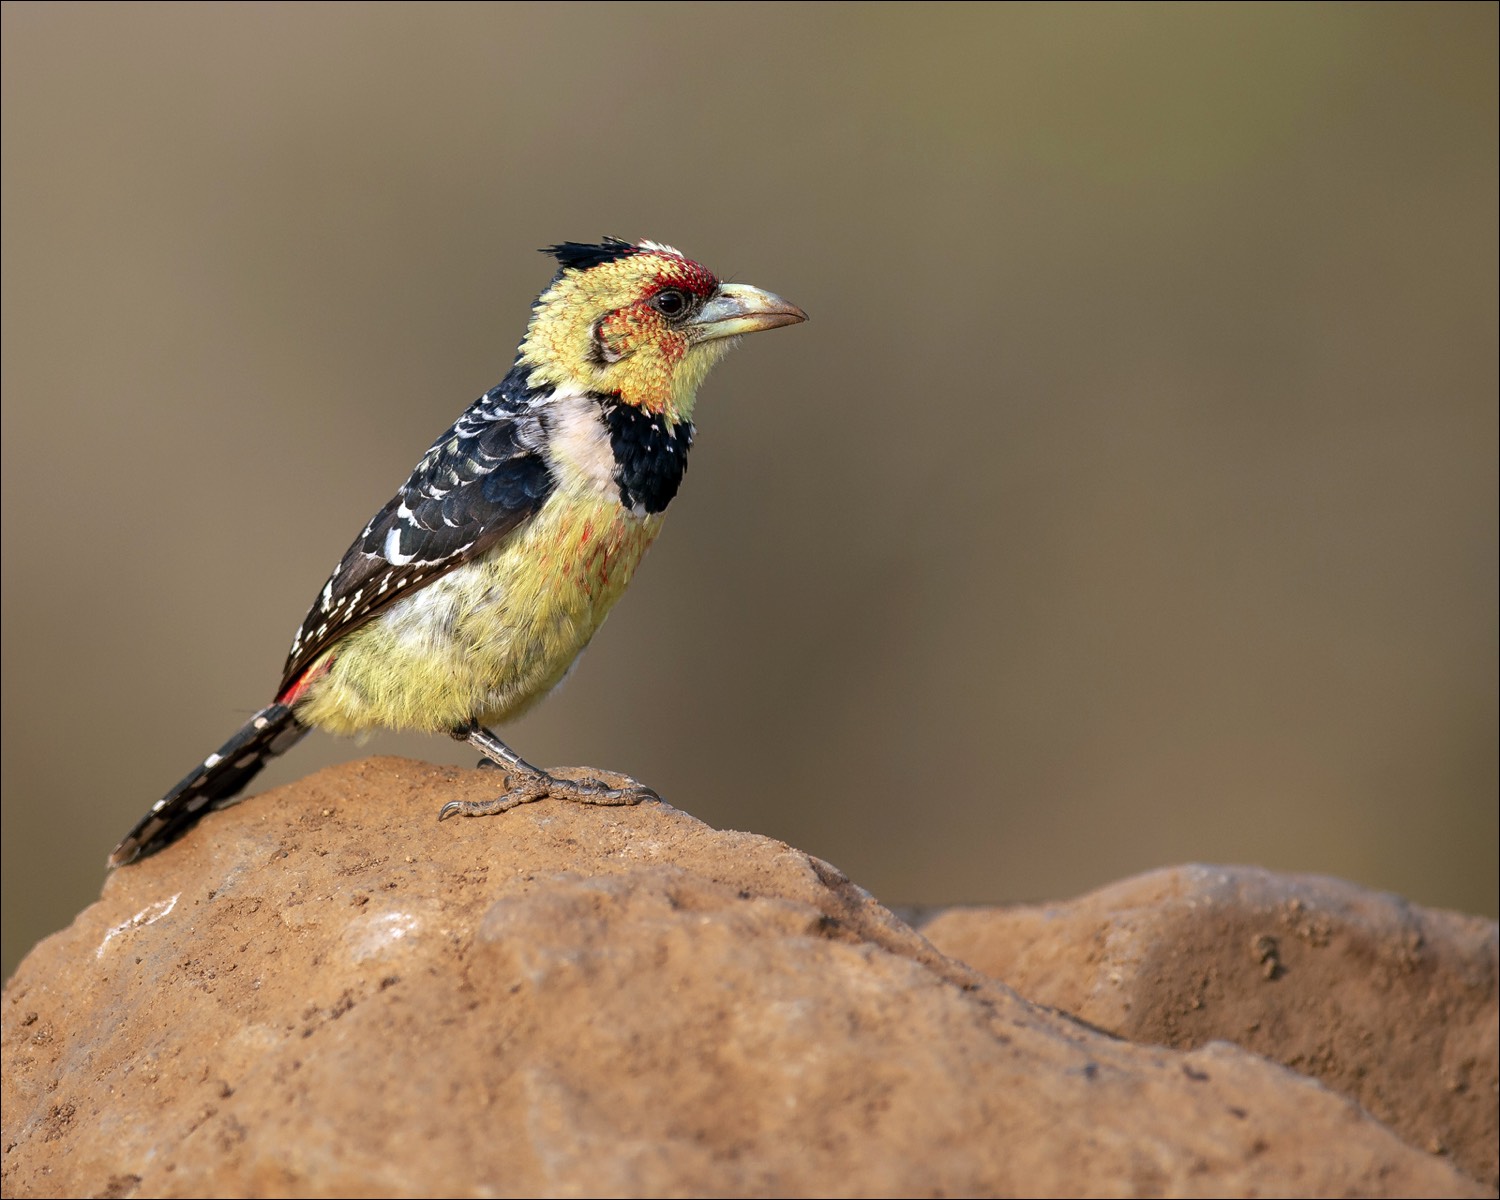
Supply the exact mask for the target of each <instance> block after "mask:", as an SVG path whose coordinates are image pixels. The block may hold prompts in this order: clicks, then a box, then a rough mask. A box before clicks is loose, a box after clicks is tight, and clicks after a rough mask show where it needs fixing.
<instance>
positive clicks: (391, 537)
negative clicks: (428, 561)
mask: <svg viewBox="0 0 1500 1200" xmlns="http://www.w3.org/2000/svg"><path fill="white" fill-rule="evenodd" d="M381 553H382V554H383V555H385V559H386V561H387V562H389V563H390V564H391V565H392V566H396V567H404V566H406V564H407V563H409V562H411V560H412V559H414V558H416V555H415V554H402V553H401V527H400V526H399V525H398V526H396V527H395V528H394V529H392V530H391V531H390V532H389V533H388V534H386V535H385V545H384V546H383V547H381Z"/></svg>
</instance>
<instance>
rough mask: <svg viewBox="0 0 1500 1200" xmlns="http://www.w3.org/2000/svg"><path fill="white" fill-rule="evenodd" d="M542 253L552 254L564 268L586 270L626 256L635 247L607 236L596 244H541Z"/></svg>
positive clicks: (634, 250)
mask: <svg viewBox="0 0 1500 1200" xmlns="http://www.w3.org/2000/svg"><path fill="white" fill-rule="evenodd" d="M542 253H543V254H550V255H552V257H553V258H555V259H557V261H558V262H560V263H561V264H562V265H563V269H564V270H569V269H571V270H577V271H587V270H588V269H589V268H590V267H600V266H603V265H604V264H605V263H612V262H617V261H619V260H620V259H622V258H627V257H629V256H630V255H632V254H634V253H636V247H635V245H634V244H633V243H631V242H626V241H622V240H621V239H620V238H614V237H607V238H605V239H604V240H603V241H602V242H600V243H598V244H597V245H590V244H589V243H587V242H559V243H558V244H557V245H555V246H543V247H542Z"/></svg>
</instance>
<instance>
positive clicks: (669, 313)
mask: <svg viewBox="0 0 1500 1200" xmlns="http://www.w3.org/2000/svg"><path fill="white" fill-rule="evenodd" d="M651 307H652V308H654V309H656V311H657V312H659V313H661V315H662V316H664V317H667V318H672V317H680V316H682V314H683V313H685V312H687V310H688V298H687V293H686V292H680V291H678V290H677V289H676V288H667V289H665V290H664V291H660V292H657V293H656V295H654V296H652V297H651Z"/></svg>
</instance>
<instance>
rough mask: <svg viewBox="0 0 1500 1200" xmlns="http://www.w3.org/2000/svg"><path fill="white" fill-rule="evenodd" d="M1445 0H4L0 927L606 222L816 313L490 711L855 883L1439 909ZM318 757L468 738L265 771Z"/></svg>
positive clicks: (1452, 524) (1454, 753)
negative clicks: (0, 893)
mask: <svg viewBox="0 0 1500 1200" xmlns="http://www.w3.org/2000/svg"><path fill="white" fill-rule="evenodd" d="M1496 12H1497V8H1496V6H1495V5H1493V4H1461V5H1451V6H1450V5H1443V4H1418V5H1412V6H1406V5H1359V4H1354V5H1344V4H1341V5H1334V6H1323V5H1296V6H1290V5H1265V6H1261V5H1248V6H1240V5H1210V6H1193V5H1184V6H1178V5H1170V6H1145V7H1138V6H1130V5H1114V4H1110V5H1101V6H1094V5H1085V4H1069V5H1060V6H1032V5H1025V6H1004V7H995V8H989V7H983V6H980V5H974V4H964V5H959V6H953V7H947V6H943V5H937V4H923V5H921V6H911V7H905V6H897V5H801V4H796V5H779V4H754V5H749V4H746V5H712V6H684V5H662V6H632V5H621V4H610V5H603V6H595V5H588V4H581V5H567V6H563V5H525V6H522V5H506V6H495V7H491V6H477V5H475V6H470V5H457V6H445V5H440V4H421V5H412V6H406V5H399V4H397V5H369V6H364V5H354V4H335V5H284V6H283V5H275V4H256V5H242V6H241V5H236V6H217V5H216V6H195V5H182V4H172V5H130V6H92V5H81V6H74V5H67V6H65V5H58V4H26V3H11V4H7V5H5V7H4V12H3V21H4V28H3V55H4V64H3V89H4V92H3V123H4V124H3V156H4V189H3V204H4V210H3V237H4V254H3V268H4V279H3V284H4V379H3V386H4V510H3V515H4V538H3V549H4V637H5V642H4V757H3V764H4V803H3V834H4V836H3V850H4V864H3V867H4V869H3V883H4V904H3V916H4V970H5V972H6V974H9V972H10V971H11V970H12V969H13V967H14V965H15V963H16V962H17V960H18V959H19V957H20V956H21V955H22V954H24V953H25V951H26V950H27V949H28V948H29V947H30V946H31V944H32V943H33V942H35V940H36V939H38V938H39V937H41V936H43V935H45V934H47V933H49V932H51V931H53V930H56V929H58V928H61V927H62V926H64V925H66V924H67V923H68V921H69V920H71V918H72V916H73V915H74V914H75V913H76V912H77V911H78V910H79V909H80V908H81V907H82V906H84V905H86V904H87V903H89V902H90V901H91V900H93V899H94V898H95V897H96V896H97V894H98V890H99V886H100V884H101V882H102V880H103V876H104V872H103V864H104V858H105V855H106V854H107V853H108V851H109V850H110V849H111V847H112V846H113V845H114V843H115V841H116V839H117V838H118V837H119V836H120V835H121V834H122V833H124V831H125V829H126V828H127V827H128V826H129V824H130V823H131V822H132V821H134V819H135V818H136V817H138V816H139V815H140V814H141V813H142V812H143V811H144V810H145V808H146V807H147V806H148V805H149V804H150V803H151V802H152V801H153V800H155V799H156V798H157V797H158V796H159V795H160V794H161V793H162V791H163V790H165V789H166V788H167V787H168V786H169V785H170V784H172V783H174V782H175V781H176V780H177V779H178V778H179V777H180V776H181V775H183V774H184V773H185V772H186V771H187V770H188V769H190V768H191V767H193V766H194V765H195V764H196V763H198V762H199V761H200V760H201V759H202V758H203V756H204V755H205V754H206V753H208V751H210V750H212V749H213V748H215V747H216V746H217V745H218V744H219V743H220V741H222V740H223V739H224V738H225V737H226V736H227V735H228V734H229V733H230V732H231V731H232V730H234V729H235V728H236V727H237V726H238V724H239V723H240V722H241V721H242V720H243V719H244V718H245V716H247V715H248V714H249V713H250V712H251V711H253V710H254V709H255V708H257V707H259V706H260V705H262V704H263V703H265V702H267V701H268V700H269V699H270V697H271V693H272V690H273V689H274V687H275V685H276V682H277V679H278V676H279V673H280V669H281V665H282V661H283V657H284V655H285V653H286V649H287V645H288V643H289V642H290V639H291V635H292V632H293V631H294V630H295V628H296V627H297V625H298V623H299V622H300V620H301V618H302V615H303V613H304V612H305V610H306V609H307V607H308V605H309V604H310V603H311V601H312V600H313V598H314V596H315V595H316V593H317V590H318V588H319V587H320V586H321V584H322V582H323V580H324V578H325V576H326V573H327V571H328V570H329V568H330V567H332V565H333V564H334V562H335V561H336V559H337V558H338V556H339V555H340V553H341V552H342V551H343V549H344V548H345V546H346V545H348V543H349V541H350V540H351V538H352V537H353V536H354V534H355V533H356V532H357V531H358V530H359V528H360V527H361V526H362V525H363V523H364V521H365V520H366V518H367V517H368V516H369V515H370V514H371V513H372V512H373V511H374V510H375V509H376V508H377V507H378V506H379V505H380V504H382V503H383V502H384V501H385V500H386V499H387V497H388V496H389V495H390V493H391V492H392V490H393V489H394V488H395V486H396V485H397V484H398V483H399V482H400V481H401V480H402V479H404V478H405V476H406V474H407V472H408V470H409V469H410V468H411V466H412V465H413V464H414V463H415V461H416V459H417V458H418V457H419V456H420V454H421V453H422V451H423V450H424V449H425V448H426V447H427V445H428V444H429V442H430V441H431V440H432V439H433V437H434V436H436V434H437V433H439V432H440V431H441V430H442V429H443V428H444V427H445V426H446V425H447V424H448V423H449V422H450V421H452V420H453V418H454V417H455V416H456V415H457V414H458V412H459V411H460V410H461V409H462V408H463V407H464V406H465V405H466V404H468V403H469V401H471V400H472V399H473V398H474V397H475V396H477V395H478V394H479V393H480V392H482V391H484V390H485V389H486V388H487V387H489V386H490V385H492V384H493V383H495V382H497V381H498V380H499V379H500V377H501V376H502V375H503V374H504V372H505V370H506V369H507V368H508V367H509V365H510V362H511V357H512V352H513V350H514V347H515V344H516V342H517V341H518V340H519V337H520V334H521V332H522V330H523V328H524V324H525V321H526V317H527V314H528V306H529V304H530V301H531V299H532V297H533V295H534V294H535V293H536V292H537V291H538V290H539V289H540V288H541V287H542V286H543V285H544V284H545V283H546V282H547V280H548V278H549V276H550V274H551V271H552V264H551V263H550V262H549V261H548V260H545V259H543V258H542V257H541V256H539V255H538V254H537V253H536V248H537V247H539V246H543V245H547V244H549V243H551V242H555V241H558V240H562V239H574V240H592V239H596V238H598V237H599V236H600V235H602V234H617V235H620V236H623V237H629V238H639V237H649V238H654V239H658V240H663V241H668V242H671V243H673V244H674V245H677V246H680V247H681V248H682V249H684V250H685V251H686V252H687V253H689V254H690V255H692V256H693V257H696V258H699V259H701V260H702V261H703V262H704V263H706V264H708V265H709V266H710V267H711V268H712V269H714V270H715V271H717V272H719V273H720V274H721V275H724V276H729V277H732V278H734V279H738V280H741V281H744V282H750V283H755V284H757V285H760V286H762V287H766V288H770V289H771V290H773V291H776V292H778V293H780V294H782V295H784V296H786V297H788V298H789V299H792V300H794V301H796V302H797V303H798V304H800V305H802V306H803V307H804V308H806V309H807V310H808V311H809V312H810V313H811V314H812V317H813V319H812V321H811V323H810V324H808V325H805V326H800V327H798V328H796V329H790V330H784V331H779V332H777V333H775V334H772V335H767V336H765V337H757V338H754V339H752V340H751V341H750V342H749V343H747V344H746V345H745V346H744V347H743V348H742V349H740V350H739V351H738V352H737V353H736V354H735V355H734V356H732V357H731V358H730V359H729V360H728V361H727V362H726V363H725V364H724V365H723V366H721V367H720V368H719V369H718V371H717V372H716V373H715V375H714V377H713V378H712V379H710V381H709V382H708V384H707V385H706V386H705V388H704V392H703V397H702V401H701V403H700V406H699V411H698V417H699V420H698V433H699V437H698V443H697V447H696V449H695V450H694V452H693V458H692V464H691V469H690V470H689V472H688V476H687V480H686V482H685V485H684V488H683V491H682V493H681V494H680V495H679V497H678V499H677V502H676V503H675V504H674V506H673V508H672V513H671V519H670V520H669V521H668V523H667V527H666V531H665V533H664V535H663V537H662V538H661V540H660V541H659V542H658V544H657V546H656V548H655V549H654V550H653V551H652V553H651V555H650V557H649V558H648V560H647V562H646V564H645V566H644V567H643V569H642V571H641V573H640V574H639V575H638V577H637V579H636V582H635V584H634V585H633V587H632V589H631V590H630V592H629V593H628V594H627V595H626V597H625V599H624V600H623V601H622V602H621V604H620V605H619V607H618V608H617V609H616V610H615V614H614V616H613V617H612V619H611V620H610V622H609V624H608V625H607V627H606V628H605V630H604V631H603V633H602V634H601V635H600V636H599V637H598V638H597V639H596V640H595V642H594V645H593V647H592V648H591V649H590V651H589V653H588V654H587V655H586V656H585V658H584V660H583V662H582V664H581V665H580V668H579V669H578V671H576V672H575V674H574V675H573V676H572V678H571V679H570V680H569V681H568V683H567V685H566V686H565V687H564V688H563V689H562V690H561V691H560V692H559V693H558V694H557V695H555V696H554V697H553V698H552V699H551V700H550V702H549V703H547V704H546V705H544V706H543V707H542V708H541V709H540V710H539V711H538V712H536V713H535V715H533V716H531V717H528V718H527V719H526V720H524V721H522V722H520V723H518V724H517V725H514V726H511V727H509V728H508V730H507V731H506V732H507V733H508V740H510V741H511V742H513V743H514V745H515V746H516V747H517V748H518V749H519V750H520V751H521V752H522V753H523V754H525V755H526V756H527V757H528V758H531V759H533V760H534V761H537V762H541V763H560V764H572V763H592V764H596V765H600V766H606V767H611V768H615V769H618V770H622V771H628V772H630V773H632V774H634V775H636V776H638V777H640V778H641V779H643V780H645V781H647V782H649V783H650V784H651V785H652V786H654V787H656V788H657V789H659V790H660V791H661V792H662V794H663V795H664V796H665V797H666V798H667V799H669V800H670V801H671V802H672V803H674V804H675V805H677V806H678V807H680V808H684V809H686V810H688V811H689V812H691V813H693V814H695V815H696V816H698V817H701V818H702V819H704V820H705V821H708V822H711V823H712V824H714V825H717V826H722V827H729V828H735V829H747V830H754V831H757V832H760V833H765V834H769V835H773V836H775V837H778V838H782V839H785V840H786V841H788V842H791V843H793V844H794V845H796V846H798V847H800V848H802V849H805V850H807V851H810V852H812V853H815V854H817V855H820V856H821V857H823V858H826V859H829V860H830V861H832V862H834V863H836V864H837V865H838V866H840V867H842V868H843V869H844V870H845V871H847V872H848V873H849V874H850V875H851V876H853V877H854V878H855V879H856V880H857V881H858V882H860V883H862V884H863V885H864V886H866V887H868V888H869V889H871V890H872V891H873V892H874V893H875V894H876V895H877V896H878V897H879V898H880V899H882V900H884V901H886V902H887V903H934V904H941V903H958V902H1011V901H1027V900H1041V899H1048V898H1064V897H1067V896H1070V895H1073V894H1076V893H1078V892H1080V891H1083V890H1086V889H1089V888H1092V887H1095V886H1097V885H1101V884H1104V883H1106V882H1109V881H1111V880H1114V879H1117V878H1119V877H1122V876H1124V875H1127V874H1130V873H1133V872H1138V871H1143V870H1146V869H1149V868H1153V867H1158V866H1163V865H1168V864H1174V863H1180V862H1185V861H1209V862H1237V863H1255V864H1261V865H1264V866H1268V867H1272V868H1276V869H1281V870H1291V871H1314V872H1323V873H1329V874H1334V875H1340V876H1344V877H1346V878H1349V879H1353V880H1356V881H1358V882H1360V883H1363V884H1367V885H1370V886H1373V887H1377V888H1383V889H1390V890H1393V891H1396V892H1400V893H1402V894H1404V895H1406V896H1408V897H1410V898H1411V899H1413V900H1416V901H1419V902H1421V903H1424V904H1429V905H1440V906H1447V907H1452V908H1458V909H1463V910H1467V911H1471V912H1479V913H1485V914H1488V915H1491V916H1493V915H1494V914H1495V912H1496V887H1497V865H1496V864H1497V828H1496V813H1497V800H1496V790H1497V778H1496V757H1497V756H1496V721H1497V712H1496V665H1497V638H1496V631H1497V620H1496V606H1497V589H1496V537H1497V529H1496V524H1497V520H1496V461H1497V454H1496V437H1497V430H1496V413H1497V379H1496V354H1497V347H1496V322H1497V311H1496V309H1497V304H1496V285H1497V280H1496V252H1497V247H1496V212H1497V208H1496V204H1497V193H1496V138H1497V129H1496V35H1497V29H1496ZM366 753H395V754H403V755H409V756H412V757H418V758H423V759H428V760H432V761H442V762H451V763H463V764H466V765H471V764H472V762H473V760H474V758H475V756H474V754H473V752H472V751H468V750H466V749H464V748H461V747H459V746H457V745H454V744H450V743H448V742H446V741H444V740H442V739H438V738H430V737H416V736H381V737H377V738H375V739H374V740H373V741H371V742H370V743H369V744H368V745H367V746H365V747H360V746H358V745H355V744H353V743H349V742H341V741H337V740H335V739H333V738H329V737H327V736H322V735H318V736H315V737H313V738H310V739H309V740H308V741H306V742H304V743H303V744H302V746H301V747H299V748H298V749H297V750H296V751H295V752H294V753H293V754H292V755H291V756H290V757H289V758H287V759H283V760H282V761H281V763H279V764H278V765H277V766H276V767H275V768H274V769H273V771H272V772H270V773H268V775H267V776H266V777H264V778H265V784H266V785H267V786H269V785H273V784H276V783H284V782H287V781H289V780H292V779H295V778H298V777H300V776H302V775H303V774H306V773H307V772H309V771H312V770H314V769H315V768H317V767H319V766H322V765H325V764H328V763H331V762H334V761H338V760H343V759H348V758H352V757H355V756H358V755H361V754H366ZM421 815H422V816H423V817H424V818H425V817H427V816H429V815H430V814H426V813H424V814H421ZM480 832H481V831H479V830H477V829H476V830H469V829H463V828H457V827H455V829H454V836H455V837H462V836H470V835H472V836H478V835H479V834H480ZM482 832H483V834H484V835H485V836H493V835H494V834H495V831H494V830H484V831H482Z"/></svg>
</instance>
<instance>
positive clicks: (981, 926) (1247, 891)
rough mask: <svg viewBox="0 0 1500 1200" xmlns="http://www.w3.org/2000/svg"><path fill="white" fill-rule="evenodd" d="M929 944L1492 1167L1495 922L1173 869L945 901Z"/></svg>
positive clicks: (1316, 883)
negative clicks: (978, 902)
mask: <svg viewBox="0 0 1500 1200" xmlns="http://www.w3.org/2000/svg"><path fill="white" fill-rule="evenodd" d="M922 932H923V933H924V934H926V935H927V937H928V938H929V939H931V941H932V942H933V944H934V945H935V946H937V947H938V949H940V950H942V951H943V952H944V953H946V954H951V955H952V956H954V957H955V958H959V959H962V960H963V961H964V962H967V963H968V964H970V965H971V966H973V967H976V968H977V969H979V970H981V971H983V972H984V973H985V974H987V975H990V976H992V977H993V978H995V979H1003V980H1004V981H1005V982H1006V983H1008V984H1009V985H1010V986H1011V987H1013V988H1015V989H1016V990H1017V991H1018V992H1020V993H1021V994H1022V995H1024V996H1026V997H1028V998H1029V999H1032V1000H1036V1001H1039V1002H1041V1003H1043V1004H1049V1005H1054V1006H1056V1007H1058V1008H1061V1009H1065V1010H1066V1011H1068V1012H1070V1013H1074V1014H1076V1015H1078V1016H1080V1017H1082V1018H1084V1019H1085V1020H1087V1021H1089V1022H1092V1023H1093V1024H1095V1025H1098V1026H1100V1027H1101V1028H1104V1029H1107V1030H1109V1031H1110V1032H1112V1033H1117V1034H1119V1035H1120V1036H1121V1037H1123V1038H1127V1039H1129V1040H1130V1041H1132V1042H1145V1043H1150V1044H1153V1045H1161V1046H1172V1047H1176V1048H1179V1049H1192V1048H1194V1047H1197V1046H1202V1045H1204V1044H1206V1043H1209V1042H1213V1041H1215V1040H1218V1039H1224V1040H1227V1041H1231V1042H1235V1043H1237V1044H1238V1045H1241V1046H1244V1047H1246V1048H1247V1049H1250V1050H1254V1051H1255V1052H1256V1053H1258V1054H1263V1055H1265V1056H1266V1057H1267V1058H1271V1059H1274V1060H1276V1061H1277V1062H1280V1063H1284V1064H1285V1065H1286V1066H1289V1067H1291V1068H1293V1069H1294V1070H1297V1071H1300V1072H1302V1073H1304V1074H1307V1075H1312V1076H1315V1077H1316V1078H1318V1079H1319V1080H1321V1081H1322V1082H1323V1083H1325V1084H1327V1085H1328V1086H1329V1087H1331V1088H1333V1089H1335V1090H1337V1091H1339V1092H1342V1093H1343V1094H1344V1095H1346V1096H1349V1097H1352V1098H1353V1099H1355V1100H1357V1101H1359V1103H1360V1104H1362V1105H1363V1106H1364V1107H1365V1108H1366V1109H1367V1110H1368V1111H1369V1112H1370V1113H1372V1114H1373V1115H1374V1116H1376V1117H1378V1118H1379V1119H1380V1120H1382V1121H1384V1122H1385V1123H1387V1124H1388V1125H1390V1126H1391V1127H1392V1128H1393V1129H1395V1130H1396V1131H1397V1132H1398V1133H1400V1134H1401V1135H1402V1136H1403V1137H1404V1138H1405V1139H1406V1140H1407V1141H1408V1142H1409V1143H1411V1144H1412V1145H1413V1146H1416V1147H1418V1148H1421V1149H1424V1150H1428V1151H1431V1152H1434V1153H1440V1154H1449V1155H1451V1156H1452V1158H1453V1160H1454V1161H1455V1162H1456V1163H1457V1164H1458V1165H1459V1166H1461V1167H1462V1168H1463V1169H1464V1170H1465V1171H1467V1172H1469V1173H1470V1174H1471V1175H1474V1176H1475V1177H1476V1178H1478V1179H1481V1180H1484V1181H1486V1182H1488V1183H1489V1185H1490V1186H1491V1187H1494V1186H1496V1185H1497V1183H1500V1166H1497V1162H1496V1150H1497V1136H1500V1131H1497V1127H1496V1125H1497V1122H1496V1112H1497V1089H1500V1079H1497V1074H1500V1036H1497V1030H1500V992H1497V984H1496V979H1497V936H1496V925H1495V923H1494V922H1493V921H1487V920H1484V919H1483V918H1480V917H1466V916H1461V915H1459V914H1457V913H1448V912H1437V911H1434V910H1432V909H1424V908H1420V907H1418V906H1417V905H1415V904H1409V903H1407V902H1406V901H1405V900H1402V899H1400V898H1399V897H1397V896H1392V895H1387V894H1382V893H1378V892H1370V891H1366V890H1365V889H1363V888H1359V887H1356V886H1354V885H1353V884H1349V883H1344V882H1342V881H1340V880H1337V879H1328V878H1324V877H1319V876H1307V875H1300V876H1299V875H1275V874H1272V873H1271V872H1269V871H1263V870H1258V869H1256V868H1253V867H1202V866H1191V867H1178V868H1174V869H1171V870H1164V871H1155V872H1152V873H1151V874H1148V875H1142V876H1140V877H1138V878H1135V879H1128V880H1125V881H1123V882H1121V883H1117V884H1114V885H1112V886H1110V887H1107V888H1103V889H1101V890H1100V891H1097V892H1093V893H1091V894H1089V895H1087V896H1084V897H1082V898H1080V899H1078V900H1075V901H1072V902H1071V903H1066V904H1056V905H1047V906H1045V907H1036V908H1007V909H998V908H990V909H983V908H980V909H950V910H948V911H946V912H943V913H940V914H939V915H937V916H936V917H934V918H932V919H931V920H930V921H928V922H927V923H925V924H924V925H923V927H922Z"/></svg>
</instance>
